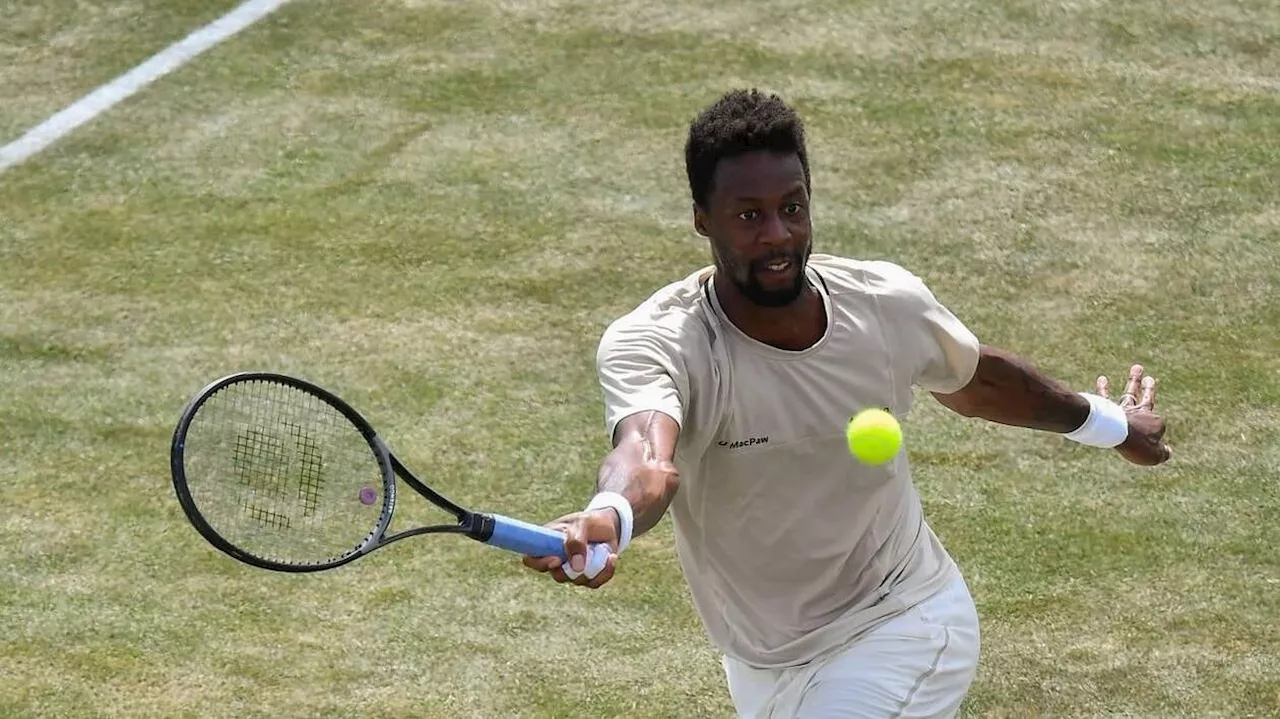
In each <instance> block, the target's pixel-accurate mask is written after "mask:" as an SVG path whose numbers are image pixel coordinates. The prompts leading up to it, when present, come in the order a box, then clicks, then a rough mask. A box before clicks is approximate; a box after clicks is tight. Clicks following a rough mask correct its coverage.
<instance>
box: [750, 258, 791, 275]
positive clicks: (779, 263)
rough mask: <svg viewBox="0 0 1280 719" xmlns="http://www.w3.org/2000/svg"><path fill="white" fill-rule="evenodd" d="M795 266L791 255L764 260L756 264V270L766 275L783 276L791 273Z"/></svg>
mask: <svg viewBox="0 0 1280 719" xmlns="http://www.w3.org/2000/svg"><path fill="white" fill-rule="evenodd" d="M794 267H795V263H794V262H792V261H791V258H790V257H778V258H775V259H772V260H769V261H768V262H762V263H759V264H757V265H756V271H757V272H758V273H760V274H762V275H766V276H774V277H777V276H781V275H787V274H790V273H791V270H792V269H793V268H794Z"/></svg>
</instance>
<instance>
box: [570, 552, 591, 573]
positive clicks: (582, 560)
mask: <svg viewBox="0 0 1280 719" xmlns="http://www.w3.org/2000/svg"><path fill="white" fill-rule="evenodd" d="M569 566H570V567H573V571H575V572H581V571H582V570H583V569H586V567H587V559H586V557H583V556H582V555H581V554H575V555H573V559H570V560H569Z"/></svg>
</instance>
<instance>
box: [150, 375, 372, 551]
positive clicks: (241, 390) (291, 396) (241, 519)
mask: <svg viewBox="0 0 1280 719" xmlns="http://www.w3.org/2000/svg"><path fill="white" fill-rule="evenodd" d="M170 465H171V474H172V478H173V486H174V491H175V492H176V494H177V496H178V501H179V503H180V504H181V505H182V510H183V512H184V513H185V514H186V516H187V519H188V520H189V521H190V522H191V524H192V525H193V526H194V527H195V528H196V531H198V532H199V533H200V535H201V536H203V537H204V538H205V539H206V540H207V541H208V542H209V543H210V544H212V545H213V546H214V547H216V548H217V549H219V550H221V551H222V552H224V553H226V554H227V555H229V556H231V557H233V558H235V559H237V560H239V561H241V562H244V563H246V564H250V565H253V566H256V567H261V568H264V569H273V570H277V571H285V572H310V571H319V570H323V569H331V568H333V567H337V566H341V565H343V564H346V563H347V562H350V561H352V560H353V559H356V558H357V557H359V556H361V555H362V554H365V553H367V552H368V551H370V549H371V548H372V547H373V546H374V545H375V543H376V542H377V541H378V539H379V538H380V537H381V536H382V535H383V534H384V533H385V532H386V529H387V526H388V525H389V524H390V522H391V515H392V513H393V512H394V510H395V501H396V494H395V487H396V485H395V474H394V472H393V470H392V464H391V459H390V452H389V450H388V449H387V447H386V445H385V444H384V443H383V442H382V440H381V439H380V438H379V437H378V435H377V433H376V432H375V431H374V429H373V427H372V425H370V424H369V422H368V421H366V420H365V419H364V417H362V416H361V415H360V414H359V413H358V412H356V411H355V409H353V408H352V407H351V406H350V405H348V404H347V403H346V402H344V401H342V400H341V399H339V398H338V397H337V396H336V395H334V394H332V393H331V392H328V391H327V390H325V389H323V388H321V387H318V386H316V385H315V384H312V383H310V382H307V381H305V380H302V379H298V378H296V377H290V376H288V375H283V374H277V373H272V372H241V373H237V374H232V375H228V376H226V377H223V378H221V379H218V380H215V381H214V382H211V383H209V384H208V385H207V386H205V387H204V388H203V389H202V390H201V391H200V393H199V394H197V395H196V396H195V397H194V398H193V399H192V400H191V401H190V402H188V404H187V406H186V407H185V408H184V409H183V412H182V415H181V417H180V419H179V421H178V425H177V427H176V428H175V429H174V434H173V444H172V448H171V451H170Z"/></svg>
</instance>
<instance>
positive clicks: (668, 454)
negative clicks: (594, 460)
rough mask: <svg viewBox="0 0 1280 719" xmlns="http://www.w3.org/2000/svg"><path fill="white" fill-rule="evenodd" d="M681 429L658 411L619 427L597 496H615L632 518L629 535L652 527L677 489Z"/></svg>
mask: <svg viewBox="0 0 1280 719" xmlns="http://www.w3.org/2000/svg"><path fill="white" fill-rule="evenodd" d="M679 436H680V426H679V425H678V424H676V421H675V420H674V419H672V418H671V417H669V416H668V415H666V414H664V413H662V412H657V411H653V410H650V411H645V412H639V413H637V414H633V415H631V416H630V417H627V418H626V419H624V420H622V421H621V422H619V423H618V428H617V430H616V431H615V432H614V445H613V450H612V451H611V452H609V454H608V455H606V456H605V458H604V461H603V462H601V464H600V471H599V472H598V474H597V475H596V491H597V492H616V493H618V494H620V495H622V496H623V497H625V498H626V499H627V501H628V502H629V503H630V504H631V509H632V513H633V514H634V515H635V524H634V527H633V529H632V532H631V535H632V536H633V537H635V536H639V535H641V534H643V533H645V532H647V531H649V530H650V529H652V528H653V527H655V526H656V525H657V524H658V522H659V520H661V519H662V515H663V514H665V513H666V511H667V507H668V506H669V505H670V504H671V500H672V498H674V497H675V494H676V490H677V489H679V487H680V475H679V473H678V472H677V471H676V465H675V462H674V459H675V451H676V440H677V439H678V438H679Z"/></svg>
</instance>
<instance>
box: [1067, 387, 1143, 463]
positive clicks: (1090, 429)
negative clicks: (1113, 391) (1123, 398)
mask: <svg viewBox="0 0 1280 719" xmlns="http://www.w3.org/2000/svg"><path fill="white" fill-rule="evenodd" d="M1080 396H1082V397H1084V398H1085V399H1086V400H1088V402H1089V416H1088V417H1086V418H1085V420H1084V424H1082V425H1080V426H1079V427H1077V428H1076V429H1074V430H1072V431H1070V432H1068V433H1066V435H1064V436H1065V437H1066V438H1067V439H1069V440H1071V441H1073V442H1078V443H1080V444H1083V445H1085V446H1088V447H1102V448H1104V449H1110V448H1113V447H1117V446H1119V445H1121V444H1123V443H1124V441H1125V440H1126V439H1128V437H1129V416H1128V415H1127V414H1126V413H1125V411H1124V408H1123V407H1121V406H1120V405H1118V404H1116V403H1115V402H1112V401H1111V400H1109V399H1107V398H1106V397H1101V396H1099V395H1096V394H1089V393H1087V392H1081V393H1080Z"/></svg>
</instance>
